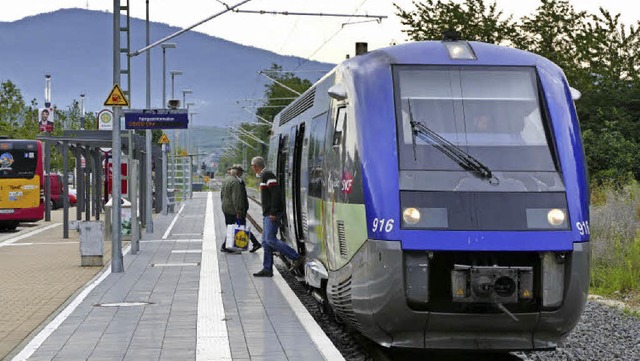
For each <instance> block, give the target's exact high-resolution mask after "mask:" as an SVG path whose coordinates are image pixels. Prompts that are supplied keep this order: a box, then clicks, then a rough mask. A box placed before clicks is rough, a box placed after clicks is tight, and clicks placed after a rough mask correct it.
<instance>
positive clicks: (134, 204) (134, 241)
mask: <svg viewBox="0 0 640 361" xmlns="http://www.w3.org/2000/svg"><path fill="white" fill-rule="evenodd" d="M133 137H134V132H133V130H130V131H129V164H128V176H127V178H128V179H129V182H128V183H127V184H128V188H129V199H130V200H131V254H138V250H139V249H140V248H139V244H138V240H139V238H140V237H139V235H140V227H139V226H138V214H137V213H138V212H137V210H138V192H137V190H138V187H137V186H136V185H137V184H138V179H137V177H136V176H137V174H136V171H137V170H136V160H135V158H134V155H133V154H134V147H135V141H134V139H133ZM149 188H151V187H149ZM149 211H151V210H149Z"/></svg>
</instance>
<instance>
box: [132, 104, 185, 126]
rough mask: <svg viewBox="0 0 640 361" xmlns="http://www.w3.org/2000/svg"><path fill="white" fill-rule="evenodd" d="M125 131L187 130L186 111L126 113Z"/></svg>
mask: <svg viewBox="0 0 640 361" xmlns="http://www.w3.org/2000/svg"><path fill="white" fill-rule="evenodd" d="M124 125H125V129H187V128H188V127H189V117H188V113H187V110H186V109H131V110H125V113H124Z"/></svg>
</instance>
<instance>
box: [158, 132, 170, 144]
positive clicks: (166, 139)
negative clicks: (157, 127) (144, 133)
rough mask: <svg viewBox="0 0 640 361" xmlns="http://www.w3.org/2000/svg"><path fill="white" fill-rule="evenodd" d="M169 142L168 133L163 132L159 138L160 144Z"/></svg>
mask: <svg viewBox="0 0 640 361" xmlns="http://www.w3.org/2000/svg"><path fill="white" fill-rule="evenodd" d="M167 143H169V137H167V135H166V134H164V133H162V136H161V137H160V140H158V144H167Z"/></svg>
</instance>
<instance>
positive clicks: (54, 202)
mask: <svg viewBox="0 0 640 361" xmlns="http://www.w3.org/2000/svg"><path fill="white" fill-rule="evenodd" d="M45 178H49V179H50V182H51V209H58V208H61V207H63V206H64V204H63V203H62V187H63V184H62V175H60V174H52V175H49V174H45ZM77 201H78V198H77V196H76V190H75V189H72V188H69V206H71V207H73V206H75V205H76V203H77Z"/></svg>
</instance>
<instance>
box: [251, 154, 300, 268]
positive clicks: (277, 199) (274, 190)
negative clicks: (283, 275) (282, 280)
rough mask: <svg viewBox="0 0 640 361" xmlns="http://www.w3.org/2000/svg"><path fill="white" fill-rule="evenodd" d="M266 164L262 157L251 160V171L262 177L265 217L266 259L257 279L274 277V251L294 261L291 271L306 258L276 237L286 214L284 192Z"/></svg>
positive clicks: (263, 231)
mask: <svg viewBox="0 0 640 361" xmlns="http://www.w3.org/2000/svg"><path fill="white" fill-rule="evenodd" d="M265 167H266V166H265V162H264V158H262V157H254V158H253V159H251V169H253V171H254V172H255V173H256V176H258V177H260V193H261V196H262V197H261V198H262V215H263V216H264V222H263V230H262V246H263V247H264V259H263V261H262V270H260V272H257V273H254V274H253V275H254V276H255V277H271V276H273V253H272V252H273V251H277V252H280V254H281V255H283V256H285V257H287V258H289V259H290V260H292V261H293V263H292V265H291V269H292V270H293V269H296V268H298V267H300V266H301V265H302V264H303V263H304V257H303V256H301V255H299V254H298V252H296V250H294V249H293V248H291V247H289V245H288V244H286V243H285V242H283V241H281V240H279V239H278V238H277V237H276V233H277V232H278V225H279V222H280V217H282V215H283V212H284V204H283V201H282V191H281V189H280V186H279V185H278V179H277V178H276V176H275V174H273V172H271V171H269V170H265Z"/></svg>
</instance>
